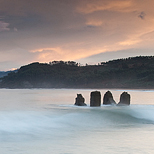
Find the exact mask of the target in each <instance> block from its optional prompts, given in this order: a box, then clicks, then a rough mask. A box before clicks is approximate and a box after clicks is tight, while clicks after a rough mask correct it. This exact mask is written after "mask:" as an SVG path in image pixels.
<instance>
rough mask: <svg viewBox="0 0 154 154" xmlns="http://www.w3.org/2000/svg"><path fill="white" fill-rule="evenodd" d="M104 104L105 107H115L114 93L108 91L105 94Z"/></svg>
mask: <svg viewBox="0 0 154 154" xmlns="http://www.w3.org/2000/svg"><path fill="white" fill-rule="evenodd" d="M103 104H104V105H114V104H116V102H115V100H114V99H113V96H112V93H111V92H110V91H107V92H106V93H105V94H104V98H103Z"/></svg>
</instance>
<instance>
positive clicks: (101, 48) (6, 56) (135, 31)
mask: <svg viewBox="0 0 154 154" xmlns="http://www.w3.org/2000/svg"><path fill="white" fill-rule="evenodd" d="M153 5H154V1H153V0H148V3H147V2H146V1H144V0H84V1H83V0H75V1H72V0H33V1H31V0H22V1H21V0H14V1H10V0H5V1H3V0H0V47H1V48H0V63H1V64H3V65H1V66H0V70H4V69H11V68H15V67H20V66H21V65H25V64H27V63H30V62H33V61H40V62H49V61H52V60H79V61H80V59H82V62H83V63H88V58H86V57H89V56H92V57H93V62H97V58H96V56H97V55H98V54H101V53H105V52H111V53H113V51H116V54H117V57H118V55H119V57H121V55H123V54H121V51H123V52H127V54H128V55H129V52H131V49H132V48H135V49H136V53H137V54H138V55H141V54H143V51H142V52H140V51H141V50H142V49H146V48H150V49H151V50H152V49H153V48H154V45H153V39H154V18H153V16H154V11H153ZM118 51H119V52H118ZM137 51H138V52H137ZM145 53H146V51H145ZM94 55H96V56H94ZM130 55H132V54H130ZM134 55H136V54H134ZM99 56H100V55H99ZM102 56H104V54H102ZM111 57H112V56H111ZM83 59H85V61H83ZM102 59H104V57H102ZM108 59H109V57H108V56H106V60H108ZM86 60H87V61H86ZM91 61H92V59H90V61H89V62H91ZM98 62H99V61H98Z"/></svg>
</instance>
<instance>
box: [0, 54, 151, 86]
mask: <svg viewBox="0 0 154 154" xmlns="http://www.w3.org/2000/svg"><path fill="white" fill-rule="evenodd" d="M0 80H1V82H0V88H11V89H17V88H74V89H81V88H82V89H88V88H97V89H109V88H110V89H154V56H139V57H129V58H125V59H117V60H112V61H108V62H100V63H99V64H98V65H86V66H81V65H80V64H78V63H76V62H74V61H67V62H64V61H53V62H50V63H48V64H47V63H38V62H35V63H31V64H28V65H25V66H21V67H20V69H19V70H18V71H12V72H8V74H7V75H5V76H2V77H1V78H0Z"/></svg>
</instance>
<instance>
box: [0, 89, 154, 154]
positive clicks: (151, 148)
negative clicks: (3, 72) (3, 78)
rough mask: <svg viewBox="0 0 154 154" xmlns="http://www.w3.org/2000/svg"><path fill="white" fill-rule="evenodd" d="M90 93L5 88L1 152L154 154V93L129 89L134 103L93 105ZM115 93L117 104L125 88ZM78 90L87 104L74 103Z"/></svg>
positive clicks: (0, 93)
mask: <svg viewBox="0 0 154 154" xmlns="http://www.w3.org/2000/svg"><path fill="white" fill-rule="evenodd" d="M91 91H93V90H92V89H86V90H83V89H20V90H18V89H16V90H15V89H14V90H13V89H12V90H11V89H0V154H153V153H154V145H153V142H154V91H153V90H125V91H127V92H128V93H129V94H130V95H131V105H130V106H125V107H121V106H103V105H102V106H101V107H89V100H90V92H91ZM99 91H101V94H102V97H103V95H104V93H105V92H106V91H107V90H104V89H101V90H99ZM110 91H111V92H112V94H113V96H114V98H115V100H116V102H118V101H119V97H120V94H121V93H122V92H123V91H124V90H115V89H114V90H112V89H111V90H110ZM77 93H81V94H82V95H83V96H84V97H85V99H86V104H87V105H88V106H87V107H77V106H74V105H73V104H74V102H75V97H76V94H77Z"/></svg>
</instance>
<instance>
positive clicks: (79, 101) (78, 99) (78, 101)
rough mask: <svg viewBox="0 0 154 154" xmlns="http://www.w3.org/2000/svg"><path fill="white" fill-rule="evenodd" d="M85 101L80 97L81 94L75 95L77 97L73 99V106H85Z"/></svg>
mask: <svg viewBox="0 0 154 154" xmlns="http://www.w3.org/2000/svg"><path fill="white" fill-rule="evenodd" d="M84 101H85V99H84V97H83V96H82V94H77V97H76V98H75V104H74V105H77V106H87V104H85V103H84Z"/></svg>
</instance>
